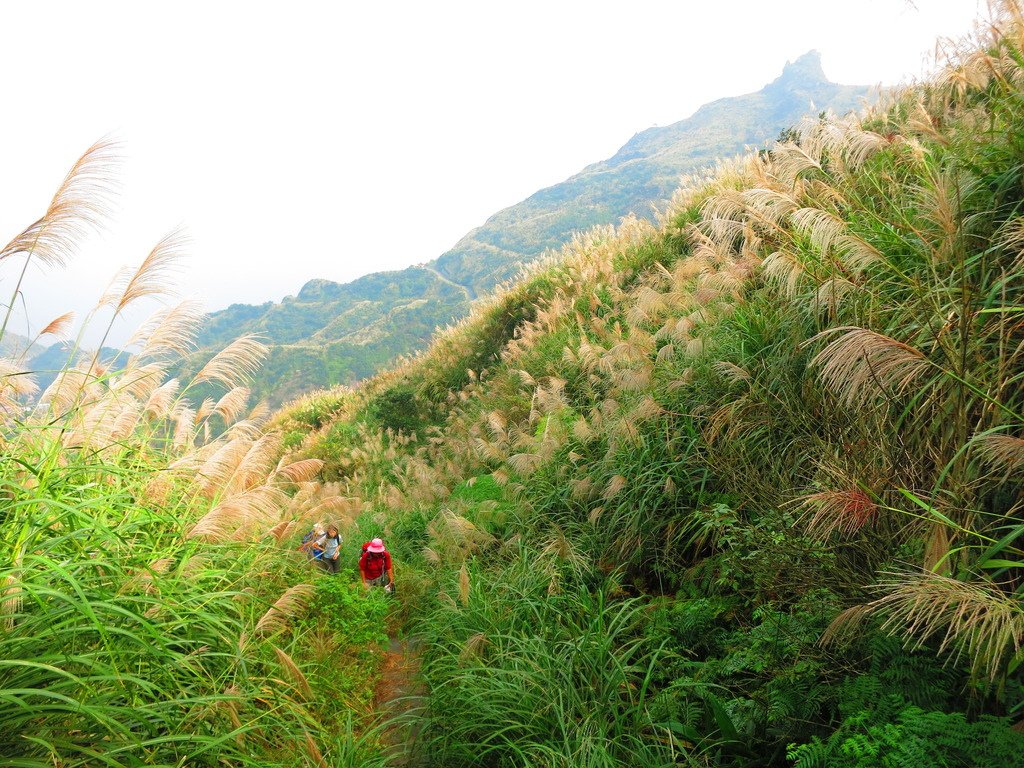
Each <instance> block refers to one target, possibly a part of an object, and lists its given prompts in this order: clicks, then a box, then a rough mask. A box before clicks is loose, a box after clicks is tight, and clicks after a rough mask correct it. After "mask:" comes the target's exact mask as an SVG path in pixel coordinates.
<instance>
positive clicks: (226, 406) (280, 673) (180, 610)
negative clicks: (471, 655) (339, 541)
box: [0, 143, 386, 768]
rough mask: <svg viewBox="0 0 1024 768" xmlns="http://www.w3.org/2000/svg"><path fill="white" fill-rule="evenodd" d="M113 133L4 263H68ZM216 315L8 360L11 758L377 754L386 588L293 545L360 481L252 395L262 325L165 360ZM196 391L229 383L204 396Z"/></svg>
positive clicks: (1, 479) (1, 740) (231, 760)
mask: <svg viewBox="0 0 1024 768" xmlns="http://www.w3.org/2000/svg"><path fill="white" fill-rule="evenodd" d="M110 152H111V147H110V146H109V145H108V144H105V143H100V144H98V145H96V146H94V147H93V148H92V149H90V150H89V151H88V152H87V153H86V154H85V155H84V156H83V157H82V158H81V160H79V162H78V163H77V164H76V165H75V167H74V168H73V169H72V171H71V173H70V174H69V175H68V177H67V179H66V180H65V182H64V184H63V185H62V186H61V188H60V189H59V190H58V192H57V194H56V195H55V197H54V199H53V201H52V203H51V205H50V208H49V210H48V211H47V212H46V213H45V214H44V216H43V217H41V218H40V219H39V220H38V221H37V222H36V223H35V224H33V225H32V226H31V227H30V228H29V229H28V230H26V231H25V232H24V233H22V234H21V235H19V236H18V237H16V238H15V239H14V240H13V241H12V242H11V243H9V244H8V245H7V246H6V247H5V248H3V250H2V251H0V265H2V266H3V267H9V266H13V268H14V269H15V274H17V272H18V271H19V270H20V272H21V274H22V275H23V274H24V271H25V269H27V268H28V267H29V266H33V265H35V264H36V263H38V264H40V265H42V266H60V265H61V264H62V263H63V260H64V258H65V256H66V254H67V253H68V252H69V251H70V250H71V248H72V247H73V237H74V236H75V235H77V234H78V233H80V232H82V231H83V230H84V229H87V228H88V227H89V226H91V225H93V224H95V223H96V219H97V217H98V216H99V215H100V214H101V212H102V210H103V203H104V200H105V191H106V189H107V188H108V187H109V179H108V176H107V170H106V168H107V162H108V160H109V157H110ZM176 248H177V239H176V238H175V237H173V236H172V237H169V238H166V239H165V240H163V241H161V243H159V244H158V245H157V247H156V248H154V249H153V251H152V252H151V253H150V255H149V257H148V258H147V259H146V260H145V261H144V262H143V264H142V265H141V266H140V267H139V269H138V270H137V271H136V272H135V273H134V274H131V275H129V276H127V277H126V279H124V280H122V281H120V282H115V283H114V285H113V286H112V288H111V289H110V291H109V292H108V294H107V295H106V296H104V297H103V299H102V300H101V306H106V307H109V308H110V309H111V310H113V319H112V320H111V321H110V323H111V326H112V324H113V323H114V322H116V321H117V320H118V318H119V317H120V315H121V314H122V312H123V310H124V309H125V308H126V307H129V306H130V305H132V304H133V303H134V302H136V301H137V300H138V299H140V298H142V297H146V296H154V295H160V294H162V293H164V292H165V290H166V288H167V286H166V285H165V282H164V279H163V276H164V274H165V270H166V268H167V266H168V265H169V264H170V263H171V262H172V261H173V259H174V257H175V255H176ZM19 291H20V280H15V281H14V284H13V296H14V297H15V298H17V297H18V295H19ZM10 315H11V312H10V311H8V312H7V313H6V316H5V320H4V323H3V325H4V326H6V325H7V320H8V319H10ZM70 320H71V317H70V315H65V316H63V317H61V318H58V319H57V320H55V321H54V322H52V323H50V324H49V326H47V328H46V329H44V331H43V332H42V333H41V334H40V336H58V337H59V336H61V335H64V334H66V333H67V332H68V330H69V327H70ZM201 320H202V315H201V314H199V313H198V312H196V310H195V309H194V308H193V307H192V306H191V305H189V304H188V303H185V304H181V305H178V306H175V307H172V308H170V309H167V310H164V311H163V312H161V313H159V314H158V315H157V316H156V317H155V318H154V319H153V320H152V321H150V322H148V323H146V324H145V325H144V326H143V327H142V328H141V329H140V330H139V331H138V332H137V333H136V334H135V335H134V337H133V339H132V344H133V347H134V348H135V349H136V350H137V352H136V354H134V355H131V356H125V359H124V360H122V361H121V362H120V363H119V364H118V365H117V366H116V367H108V363H107V362H104V361H101V360H100V355H99V354H96V353H94V354H92V355H89V354H88V353H85V352H83V351H81V350H80V348H79V346H78V345H77V344H72V345H69V346H68V347H67V349H69V350H70V352H71V353H70V355H69V356H67V357H65V358H64V360H63V362H62V363H60V364H57V365H56V366H54V367H56V368H57V371H56V372H55V374H54V375H52V376H51V382H50V384H49V385H48V386H47V387H46V388H45V390H44V391H43V392H42V394H41V395H40V396H39V397H38V398H37V397H36V395H37V394H38V384H37V383H36V381H35V380H34V373H35V372H34V371H32V370H31V368H30V365H31V362H29V363H25V362H23V361H20V360H19V359H15V358H12V359H3V360H0V446H2V451H0V499H2V505H0V764H3V765H11V766H23V767H24V768H32V767H33V766H38V767H39V768H42V767H43V766H54V765H60V766H65V767H67V768H72V767H74V766H112V767H113V766H117V767H122V766H124V767H127V766H131V767H133V768H134V767H135V766H182V765H189V766H223V765H232V766H260V767H261V768H268V767H269V766H282V768H284V767H285V766H287V767H288V768H293V767H294V766H317V768H320V767H322V766H324V765H326V764H328V761H329V763H330V764H331V765H338V766H342V765H344V766H353V767H354V766H369V765H373V764H375V761H376V762H377V764H379V760H380V758H379V753H380V747H379V744H380V732H379V730H378V729H376V727H375V726H374V725H373V718H372V717H371V716H370V714H369V710H370V707H369V706H368V702H369V701H370V699H371V697H372V696H373V693H374V685H373V683H374V676H375V673H376V670H377V669H378V668H379V667H380V653H379V645H380V644H381V641H382V637H386V635H384V632H383V627H384V622H383V619H382V614H383V613H384V610H385V606H383V605H382V601H380V600H378V599H375V596H371V595H366V594H364V593H363V591H362V590H361V588H359V587H358V586H355V574H354V573H351V574H350V575H349V576H348V578H345V577H342V576H338V577H335V578H333V579H331V578H329V577H327V576H326V575H323V574H321V573H320V572H318V571H317V570H316V569H314V568H313V566H312V565H311V564H309V563H308V562H307V561H306V559H305V557H304V556H303V555H301V554H300V553H298V552H296V551H295V539H296V538H298V535H299V533H300V532H301V531H303V530H305V529H306V526H307V525H308V524H309V523H310V521H312V520H313V519H316V518H319V517H321V516H326V515H329V514H333V513H340V511H341V510H342V509H343V508H344V504H345V500H344V499H342V498H340V497H338V496H336V495H332V494H331V493H330V489H329V488H325V487H323V486H321V485H320V484H319V483H317V482H314V481H313V480H312V478H313V477H315V475H316V474H317V473H318V472H319V470H320V468H321V463H320V462H318V461H307V462H293V463H281V462H279V461H278V454H279V453H280V451H281V443H280V439H279V438H278V437H277V436H276V435H272V434H267V433H265V432H264V431H263V430H262V424H263V422H264V421H265V419H266V410H265V409H256V410H254V411H248V410H247V401H248V400H249V395H250V391H249V389H248V388H247V386H246V383H247V382H248V380H249V377H250V376H251V374H252V372H253V371H254V370H255V368H256V367H257V366H258V364H259V361H260V359H261V358H262V357H263V356H264V355H265V352H266V350H265V348H264V347H263V346H262V345H260V344H258V343H257V342H255V341H254V340H253V339H252V338H247V337H243V338H241V339H238V340H235V341H233V342H232V343H231V344H229V345H228V346H227V347H226V348H225V349H224V350H222V351H221V352H220V353H218V354H217V355H215V356H214V357H213V358H212V359H211V360H209V361H208V362H207V363H206V364H205V365H204V366H203V367H202V368H201V369H199V370H198V371H197V372H196V374H195V376H194V377H193V378H192V379H191V380H188V381H185V382H179V381H178V380H176V379H166V371H167V369H168V368H169V367H170V366H172V365H174V363H175V361H176V360H177V359H179V358H180V356H181V355H182V354H183V353H184V352H185V351H186V350H187V349H189V348H190V346H191V342H192V338H193V336H194V332H195V329H196V327H197V326H198V324H199V323H200V322H201ZM109 329H110V326H108V328H107V331H108V332H109ZM2 334H3V331H2V330H0V336H2ZM0 340H2V339H0ZM7 341H8V344H7V345H6V347H5V349H6V350H7V351H11V350H14V352H13V354H15V355H18V354H22V353H23V352H24V350H25V345H23V344H18V343H17V340H11V339H9V340H7ZM57 346H58V345H54V347H51V349H53V348H57ZM101 349H102V347H101ZM165 379H166V380H165ZM200 389H203V390H204V391H208V392H213V393H214V394H215V397H214V398H210V399H206V400H203V401H201V402H200V403H199V404H198V405H195V404H194V403H195V401H194V400H193V399H192V396H193V395H194V394H195V393H196V392H197V391H198V390H200ZM333 407H334V405H333V402H332V401H330V400H325V404H324V405H323V408H322V409H319V406H317V407H312V405H311V407H310V409H309V411H308V412H307V413H306V415H305V417H306V418H308V419H314V420H315V419H321V420H323V419H325V418H326V416H327V415H328V413H331V412H333V411H331V410H330V409H331V408H333ZM311 599H313V600H315V603H314V604H313V605H312V606H310V600H311ZM309 610H312V612H311V613H310V612H308V611H309ZM356 629H358V630H359V631H358V632H357V631H355V630H356ZM375 651H378V652H377V653H375Z"/></svg>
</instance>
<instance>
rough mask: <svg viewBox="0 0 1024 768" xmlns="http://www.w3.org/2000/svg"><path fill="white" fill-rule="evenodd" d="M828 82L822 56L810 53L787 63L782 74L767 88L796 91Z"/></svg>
mask: <svg viewBox="0 0 1024 768" xmlns="http://www.w3.org/2000/svg"><path fill="white" fill-rule="evenodd" d="M828 82H829V79H828V78H827V77H826V76H825V70H823V69H822V68H821V54H820V53H819V52H818V51H808V52H807V53H805V54H804V55H803V56H800V57H799V58H798V59H796V61H787V62H786V66H785V67H783V68H782V74H781V75H779V76H778V77H777V78H776V79H775V80H773V81H772V82H771V83H769V84H768V86H767V88H778V89H784V90H794V89H796V88H806V87H808V86H813V85H818V84H819V83H828Z"/></svg>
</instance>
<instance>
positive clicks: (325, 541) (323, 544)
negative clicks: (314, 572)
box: [318, 523, 341, 573]
mask: <svg viewBox="0 0 1024 768" xmlns="http://www.w3.org/2000/svg"><path fill="white" fill-rule="evenodd" d="M318 544H319V548H320V558H319V562H320V565H321V566H322V567H323V569H324V570H325V571H327V572H328V573H337V572H338V558H339V557H340V556H341V534H340V533H338V526H337V525H335V524H334V523H331V524H329V525H328V526H327V531H326V532H325V533H324V535H323V536H322V537H321V538H320V540H319V542H318Z"/></svg>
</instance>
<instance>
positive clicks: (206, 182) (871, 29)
mask: <svg viewBox="0 0 1024 768" xmlns="http://www.w3.org/2000/svg"><path fill="white" fill-rule="evenodd" d="M984 10H985V4H984V3H983V2H981V0H916V2H914V3H911V2H908V0H856V2H854V0H842V1H841V2H839V1H834V0H776V1H775V2H764V0H719V1H718V2H707V1H705V0H699V1H698V2H690V1H689V0H686V1H684V0H675V1H674V2H672V1H671V0H630V2H628V3H627V2H624V1H623V2H616V3H610V2H601V1H600V0H586V1H583V2H576V1H575V0H573V1H572V2H570V1H568V0H543V1H542V2H534V0H517V2H501V3H499V2H486V1H481V0H475V1H474V2H448V1H447V0H433V1H432V2H422V1H420V2H402V1H393V2H388V3H385V2H380V3H368V2H358V3H357V2H352V3H339V2H331V3H328V2H324V3H313V2H301V1H297V0H292V2H289V3H283V2H278V3H264V2H209V0H207V1H206V2H190V1H188V0H176V2H173V3H171V2H168V3H162V4H156V3H150V2H98V1H97V2H82V1H81V0H79V1H77V2H37V3H3V4H2V5H0V24H2V28H3V29H4V30H5V32H6V34H5V40H4V43H3V45H0V70H2V71H3V72H4V73H5V75H6V77H5V83H4V85H5V89H4V90H5V93H6V98H5V102H6V111H7V114H8V117H7V118H6V119H5V120H4V124H3V127H2V128H0V135H2V136H3V138H4V141H3V142H2V143H0V240H3V241H6V240H7V239H9V238H10V237H11V236H13V235H14V234H16V233H17V232H18V231H20V230H21V229H22V228H23V227H25V226H26V225H27V224H29V223H30V222H32V221H34V220H35V219H36V218H37V217H38V216H39V215H40V214H41V213H42V212H43V211H44V210H45V208H46V205H47V203H48V202H49V199H50V196H51V195H52V193H53V191H54V190H55V189H56V187H57V185H58V184H59V183H60V181H61V179H62V178H63V176H64V174H65V172H66V171H67V169H68V168H69V167H70V166H71V164H72V163H73V162H74V161H75V160H76V159H77V157H78V156H79V155H80V154H81V152H82V151H84V150H85V149H86V148H87V147H88V146H89V145H90V144H91V143H92V142H93V141H95V140H96V139H98V138H99V137H101V136H104V135H108V134H109V135H113V136H115V137H116V138H118V139H119V140H120V141H121V142H122V145H123V149H122V155H123V157H124V165H123V169H122V173H121V179H122V192H121V196H120V199H119V203H118V209H117V211H116V214H115V216H114V217H113V219H112V221H111V222H110V224H109V227H108V229H107V231H106V232H105V233H104V234H102V235H100V236H97V237H94V238H91V239H89V240H88V241H86V242H85V243H83V246H82V248H81V251H80V253H79V254H78V256H77V257H76V258H75V260H74V262H73V263H72V265H71V266H70V267H69V268H68V269H67V270H64V271H61V272H58V273H49V274H43V273H42V272H40V271H38V270H36V271H34V273H33V275H32V277H31V280H30V282H29V284H28V286H27V289H26V291H25V298H26V302H27V304H28V306H29V308H30V315H31V321H32V323H33V325H34V327H35V329H36V330H37V329H38V327H39V326H40V325H42V324H44V323H45V322H46V321H48V320H49V319H51V318H52V317H54V316H56V315H58V314H60V313H62V312H64V311H67V310H68V309H75V310H76V311H78V312H79V313H80V314H84V313H85V312H87V311H88V309H89V308H90V307H91V306H92V304H93V303H94V302H95V300H96V298H97V297H98V296H99V294H100V292H101V291H102V289H103V287H104V286H105V285H106V283H107V281H108V280H109V278H110V277H111V276H112V275H113V274H114V272H115V271H116V270H117V268H118V267H119V266H120V265H123V264H133V265H134V264H136V263H137V262H139V261H141V259H142V258H144V257H145V255H146V253H147V252H148V251H149V249H150V247H151V246H152V245H153V244H155V243H156V242H157V241H158V240H159V239H160V238H161V237H162V236H163V235H164V234H166V233H167V232H168V231H169V230H171V229H173V228H175V227H176V226H179V225H183V226H184V228H185V230H186V231H187V232H188V233H189V234H190V236H191V240H192V242H191V246H190V249H189V256H188V258H187V260H186V261H185V262H183V265H182V269H181V274H180V282H181V292H182V294H183V295H186V296H194V297H198V298H201V299H203V300H204V302H205V304H206V306H207V307H208V308H209V309H218V308H221V307H224V306H226V305H227V304H229V303H232V302H239V301H240V302H248V303H257V302H262V301H266V300H269V299H273V300H280V299H281V298H282V297H283V296H285V295H288V294H294V293H296V292H297V291H298V290H299V288H300V287H301V286H302V284H303V283H305V282H306V281H307V280H309V279H311V278H314V277H322V278H327V279H331V280H336V281H348V280H351V279H353V278H355V277H358V276H360V275H363V274H366V273H368V272H373V271H378V270H384V269H400V268H402V267H405V266H408V265H410V264H414V263H418V262H423V261H427V260H430V259H432V258H434V257H436V256H439V255H440V254H441V253H442V252H443V251H445V250H446V249H448V248H450V247H451V246H452V245H453V244H454V243H455V242H456V241H457V240H458V239H459V238H460V237H462V235H464V234H465V233H466V232H468V231H469V230H470V229H472V228H473V227H475V226H478V225H480V224H482V223H483V221H484V220H485V219H486V218H487V217H488V216H489V215H490V214H491V213H494V212H495V211H497V210H499V209H501V208H504V207H506V206H508V205H511V204H513V203H516V202H518V201H519V200H521V199H523V198H525V197H527V196H528V195H530V194H531V193H533V192H534V191H536V190H538V189H540V188H542V187H545V186H549V185H551V184H554V183H557V182H558V181H561V180H562V179H564V178H566V177H568V176H570V175H571V174H573V173H574V172H576V171H578V170H580V169H581V168H582V167H583V166H585V165H587V164H589V163H591V162H595V161H598V160H601V159H604V158H606V157H609V156H610V155H612V154H613V153H614V152H615V151H616V150H617V149H618V148H619V147H620V146H621V145H622V144H624V143H625V142H626V141H627V140H628V139H629V138H630V137H631V136H632V135H633V134H634V133H636V132H637V131H639V130H642V129H644V128H647V127H649V126H651V125H666V124H669V123H673V122H676V121H677V120H680V119H682V118H684V117H687V116H688V115H690V114H691V113H692V112H693V111H694V110H695V109H696V108H697V107H699V106H700V105H701V104H703V103H705V102H707V101H711V100H713V99H716V98H720V97H723V96H731V95H736V94H741V93H747V92H751V91H755V90H757V89H759V88H760V87H761V86H763V85H764V84H765V83H767V82H769V81H770V80H772V79H774V78H775V77H776V76H777V75H778V74H779V72H780V71H781V69H782V66H783V65H784V64H785V62H786V61H787V60H792V59H795V58H796V57H797V56H799V55H801V54H803V53H805V52H806V51H807V50H809V49H811V48H817V49H818V50H819V51H821V53H822V62H823V66H824V68H825V72H826V74H827V75H828V76H829V77H830V79H832V80H834V81H837V82H842V83H850V84H876V83H882V84H893V83H896V82H899V81H901V80H906V79H908V78H913V77H915V76H919V75H921V74H922V73H923V72H924V71H926V68H927V57H928V55H929V54H930V53H932V52H933V50H934V44H935V40H936V38H937V37H939V36H954V37H959V36H961V35H963V34H965V33H967V32H968V31H969V29H970V28H971V25H972V22H973V20H974V19H975V18H977V17H979V16H981V15H982V14H983V12H984ZM12 266H13V265H10V264H7V265H0V294H3V296H2V297H0V300H2V301H4V302H6V300H7V299H6V296H7V293H8V292H9V291H10V290H12V289H13V284H14V283H13V281H14V279H15V277H14V275H13V274H12V272H13V270H12ZM136 319H137V318H134V317H133V318H129V319H128V320H127V321H126V322H125V323H124V324H123V325H122V329H123V330H121V331H120V332H119V333H115V338H119V337H121V336H122V335H123V333H124V332H125V331H127V330H128V329H127V326H128V325H130V324H132V323H133V322H134V321H135V320H136ZM12 330H15V331H17V332H21V333H24V332H25V321H24V319H19V321H18V323H17V324H16V325H15V326H14V327H12Z"/></svg>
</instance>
